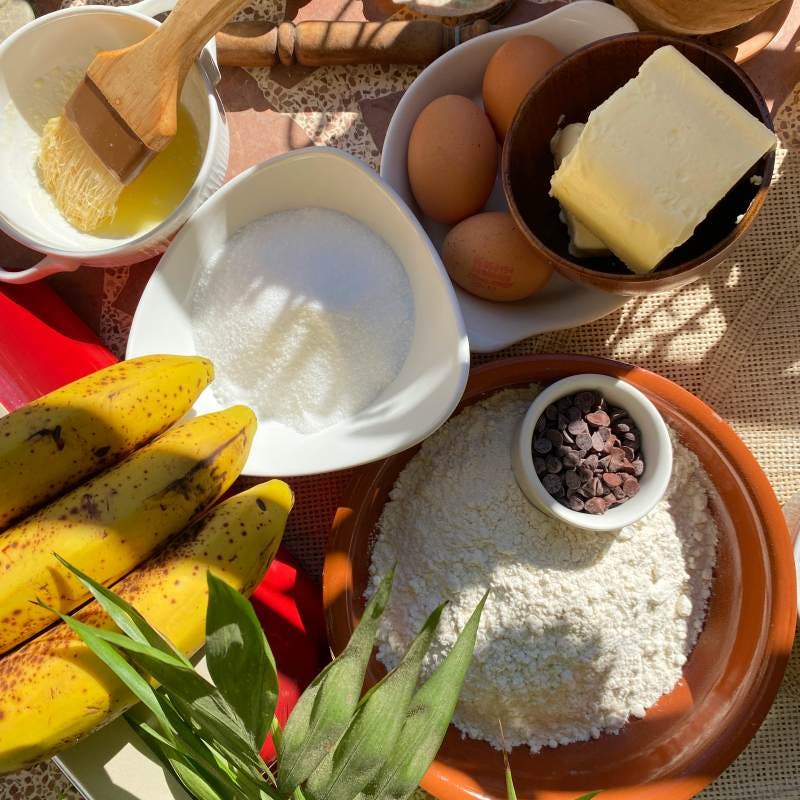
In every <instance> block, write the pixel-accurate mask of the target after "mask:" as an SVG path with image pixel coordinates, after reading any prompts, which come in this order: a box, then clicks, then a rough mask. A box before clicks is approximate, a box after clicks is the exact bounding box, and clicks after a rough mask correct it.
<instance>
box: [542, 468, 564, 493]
mask: <svg viewBox="0 0 800 800" xmlns="http://www.w3.org/2000/svg"><path fill="white" fill-rule="evenodd" d="M542 486H544V488H545V490H546V491H547V492H548V494H551V495H553V497H558V496H559V495H562V494H564V485H563V484H562V483H561V476H560V475H553V474H552V473H548V474H547V475H545V476H544V478H542Z"/></svg>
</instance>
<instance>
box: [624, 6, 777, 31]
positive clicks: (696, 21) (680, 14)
mask: <svg viewBox="0 0 800 800" xmlns="http://www.w3.org/2000/svg"><path fill="white" fill-rule="evenodd" d="M778 2H779V0H614V5H616V6H619V8H621V9H622V10H623V11H625V12H626V13H628V14H630V15H631V16H632V17H633V18H634V19H635V20H636V22H637V24H638V25H639V27H641V28H648V29H652V30H657V31H665V32H667V33H684V34H692V35H702V34H707V33H717V32H718V31H724V30H727V29H728V28H734V27H736V26H737V25H742V24H743V23H745V22H749V21H750V20H752V19H753V18H754V17H757V16H758V15H759V14H763V13H764V12H765V11H767V10H768V9H770V8H771V7H772V6H774V5H775V4H776V3H778Z"/></svg>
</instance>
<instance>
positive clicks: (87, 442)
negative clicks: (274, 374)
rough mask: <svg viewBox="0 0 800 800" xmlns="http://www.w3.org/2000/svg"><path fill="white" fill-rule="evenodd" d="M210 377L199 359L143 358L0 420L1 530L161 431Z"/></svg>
mask: <svg viewBox="0 0 800 800" xmlns="http://www.w3.org/2000/svg"><path fill="white" fill-rule="evenodd" d="M213 377H214V368H213V367H212V365H211V362H210V361H208V360H207V359H205V358H198V357H196V356H144V357H143V358H134V359H131V360H130V361H123V362H121V363H119V364H113V365H112V366H110V367H106V369H102V370H100V371H99V372H95V373H94V374H93V375H89V376H88V377H86V378H81V379H80V380H77V381H75V382H74V383H70V384H69V385H67V386H64V387H63V388H61V389H58V390H56V391H55V392H51V393H50V394H47V395H45V396H44V397H40V398H39V399H38V400H34V401H33V402H32V403H28V405H26V406H23V407H22V408H19V409H17V410H16V411H13V412H12V413H11V414H9V415H8V416H6V417H3V418H2V419H0V530H2V528H4V527H6V525H8V524H9V523H10V522H12V521H13V520H15V519H19V518H21V517H22V516H23V515H24V514H27V513H28V512H29V511H31V510H32V509H33V508H36V507H37V506H39V505H41V504H42V503H46V502H47V501H48V500H52V499H53V498H55V497H58V495H60V494H62V493H63V492H65V491H66V490H67V489H71V488H72V487H73V486H77V485H78V484H79V483H80V482H81V481H82V480H84V479H85V478H87V477H89V476H90V475H94V474H95V473H97V472H99V471H100V470H101V469H104V468H105V467H108V466H111V464H115V463H116V462H117V461H119V460H120V459H122V458H124V457H125V456H127V455H128V454H130V453H132V452H133V451H134V450H135V449H136V448H137V447H140V446H141V445H143V444H144V443H145V442H148V441H149V440H150V439H152V438H153V437H154V436H157V435H158V434H159V433H161V432H162V431H165V430H166V429H167V428H168V427H169V426H170V425H172V424H173V423H174V422H177V421H178V420H179V419H180V418H181V417H182V416H183V415H184V414H185V413H186V412H187V411H188V410H189V409H190V408H191V407H192V403H194V401H195V400H196V399H197V397H198V395H199V394H200V392H202V391H203V389H205V388H206V386H208V384H209V383H211V380H212V379H213Z"/></svg>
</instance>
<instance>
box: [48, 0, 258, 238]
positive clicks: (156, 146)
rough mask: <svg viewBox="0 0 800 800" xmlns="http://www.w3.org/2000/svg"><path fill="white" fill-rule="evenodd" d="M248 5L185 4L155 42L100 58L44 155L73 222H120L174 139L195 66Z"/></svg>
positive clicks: (51, 127)
mask: <svg viewBox="0 0 800 800" xmlns="http://www.w3.org/2000/svg"><path fill="white" fill-rule="evenodd" d="M244 3H245V0H179V2H178V3H177V4H176V6H175V8H174V10H173V11H172V13H171V14H170V15H169V17H167V20H166V22H164V23H163V24H162V25H161V26H160V27H159V28H157V29H156V30H155V31H154V32H153V33H151V34H150V35H149V36H148V37H146V38H145V39H143V40H141V41H140V42H137V43H136V44H134V45H132V46H130V47H126V48H124V49H121V50H109V51H105V52H101V53H98V54H97V56H95V58H94V60H93V61H92V63H91V64H90V65H89V68H88V70H87V71H86V76H85V77H84V79H83V81H82V82H81V83H80V84H79V85H78V88H77V89H76V90H75V91H74V93H73V94H72V96H71V97H70V98H69V100H68V101H67V104H66V106H65V108H64V114H63V116H62V117H61V118H57V119H55V120H51V121H50V122H48V124H47V126H46V128H45V132H44V135H43V139H42V147H41V151H40V156H39V168H40V175H41V176H42V181H43V183H44V185H45V188H47V189H48V191H50V193H51V194H52V195H53V197H54V199H55V202H56V205H57V206H58V207H59V209H60V210H61V211H62V213H64V215H65V216H66V217H67V218H68V219H69V220H70V221H71V222H73V224H76V225H78V227H81V228H83V229H84V230H91V229H92V228H93V227H96V226H97V225H98V224H99V222H100V221H102V220H103V219H105V218H108V217H109V216H113V212H114V208H115V206H116V200H117V198H118V196H119V192H120V191H121V190H122V187H123V186H125V185H126V184H128V183H130V182H131V181H132V180H133V179H134V178H135V177H136V176H137V175H138V174H139V173H140V172H141V170H142V169H143V168H144V167H145V166H146V165H147V163H148V162H149V161H150V160H151V159H152V158H153V156H155V155H156V154H157V153H158V152H160V151H161V150H163V149H164V148H165V147H166V146H167V145H168V144H169V142H170V141H171V140H172V139H173V137H174V136H175V133H176V131H177V118H178V102H179V99H180V94H181V89H182V88H183V84H184V82H185V80H186V76H187V75H188V74H189V70H190V68H191V66H192V64H193V62H194V60H195V59H196V58H197V56H198V54H199V53H200V51H201V50H202V49H203V46H204V45H205V44H206V42H207V41H208V40H209V39H210V38H211V37H212V36H214V34H215V33H217V31H219V30H220V29H221V28H222V27H223V25H225V23H226V22H227V21H228V20H229V19H230V18H231V17H232V16H233V15H234V14H235V13H236V11H238V9H239V8H240V7H241V6H243V5H244ZM109 211H110V213H109Z"/></svg>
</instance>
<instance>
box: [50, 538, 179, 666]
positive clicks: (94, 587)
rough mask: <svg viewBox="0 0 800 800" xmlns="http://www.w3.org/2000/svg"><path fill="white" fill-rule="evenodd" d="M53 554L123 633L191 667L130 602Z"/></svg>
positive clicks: (56, 554)
mask: <svg viewBox="0 0 800 800" xmlns="http://www.w3.org/2000/svg"><path fill="white" fill-rule="evenodd" d="M53 555H54V556H55V557H56V558H57V559H58V560H59V561H60V562H61V563H62V564H63V565H64V566H65V567H66V568H67V569H68V570H69V571H70V572H72V573H73V574H74V575H75V576H76V577H77V578H78V580H79V581H80V582H81V583H82V584H83V585H84V586H85V587H86V588H87V589H88V590H89V591H90V592H91V593H92V595H93V596H94V598H95V600H97V602H98V603H99V604H100V606H101V607H102V608H103V610H104V611H105V612H106V614H108V616H109V617H111V619H112V620H113V621H114V623H115V624H116V626H117V627H118V628H119V629H120V630H121V631H122V632H123V633H126V634H128V636H130V638H131V639H133V640H134V641H135V642H140V643H141V644H149V645H151V646H152V647H155V648H156V649H157V650H161V651H162V652H164V653H170V654H172V655H174V656H175V657H176V658H177V659H178V660H180V661H182V662H183V663H184V664H185V665H186V666H189V667H191V663H190V662H189V659H188V658H186V656H184V655H183V653H181V652H180V651H179V650H177V649H176V648H174V647H173V646H172V644H171V642H169V641H167V640H166V639H165V638H164V637H163V636H162V635H161V634H160V633H158V631H156V630H155V629H154V628H153V627H152V626H151V625H150V624H149V623H148V622H147V620H146V619H145V618H144V617H143V616H142V615H141V614H140V613H139V612H138V611H137V610H136V609H135V608H134V607H133V606H132V605H131V604H130V603H128V602H126V601H125V600H123V599H122V598H121V597H120V596H119V595H118V594H116V593H115V592H112V591H111V590H110V589H107V588H106V587H105V586H103V585H102V584H100V583H98V582H97V581H95V580H94V579H92V578H90V577H89V576H88V575H86V574H85V573H83V572H81V571H80V570H79V569H78V568H77V567H74V566H73V565H72V564H70V563H69V562H68V561H65V560H64V559H63V558H61V556H60V555H59V554H58V553H54V554H53Z"/></svg>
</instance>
